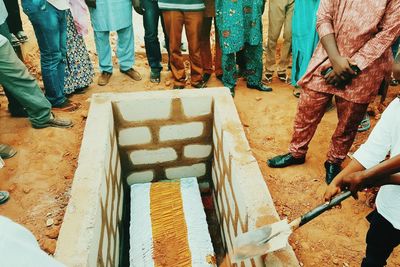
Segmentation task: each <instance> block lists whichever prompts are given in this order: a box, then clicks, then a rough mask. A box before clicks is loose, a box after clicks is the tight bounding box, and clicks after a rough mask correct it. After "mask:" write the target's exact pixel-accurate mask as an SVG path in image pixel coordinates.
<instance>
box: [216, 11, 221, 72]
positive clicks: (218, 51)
mask: <svg viewBox="0 0 400 267" xmlns="http://www.w3.org/2000/svg"><path fill="white" fill-rule="evenodd" d="M214 27H215V57H214V71H215V76H217V77H220V76H222V62H221V61H222V51H221V46H220V43H219V34H218V28H217V21H216V19H215V18H214Z"/></svg>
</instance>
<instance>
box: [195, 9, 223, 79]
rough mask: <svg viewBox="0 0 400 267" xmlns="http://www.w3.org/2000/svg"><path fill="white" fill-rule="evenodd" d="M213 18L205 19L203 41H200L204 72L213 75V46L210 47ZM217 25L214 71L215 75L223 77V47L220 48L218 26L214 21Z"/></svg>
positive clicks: (202, 33) (202, 30) (202, 31)
mask: <svg viewBox="0 0 400 267" xmlns="http://www.w3.org/2000/svg"><path fill="white" fill-rule="evenodd" d="M212 20H213V18H207V17H206V18H204V20H203V27H202V29H201V37H200V38H201V40H200V47H201V48H200V49H201V61H202V62H203V71H204V73H207V74H212V73H213V60H212V59H213V58H212V53H211V45H210V31H211V25H212ZM214 25H215V57H214V71H215V75H217V76H218V75H222V66H221V58H222V54H221V47H220V46H219V36H218V30H217V28H216V27H217V25H216V23H215V20H214Z"/></svg>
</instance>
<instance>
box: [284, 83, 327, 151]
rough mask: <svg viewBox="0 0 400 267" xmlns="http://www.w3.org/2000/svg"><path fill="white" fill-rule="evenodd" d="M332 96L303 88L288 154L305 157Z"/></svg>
mask: <svg viewBox="0 0 400 267" xmlns="http://www.w3.org/2000/svg"><path fill="white" fill-rule="evenodd" d="M331 98H332V95H329V94H325V93H320V92H316V91H313V90H310V89H307V88H304V90H303V92H302V94H301V95H300V99H299V104H298V107H297V113H296V117H295V119H294V130H293V136H292V140H291V142H290V146H289V152H290V153H291V154H292V155H293V156H294V157H296V158H301V157H305V155H306V154H307V151H308V145H309V143H310V142H311V139H312V138H313V136H314V134H315V131H316V130H317V127H318V124H319V123H320V122H321V119H322V117H323V116H324V114H325V108H326V105H327V104H328V102H329V100H330V99H331Z"/></svg>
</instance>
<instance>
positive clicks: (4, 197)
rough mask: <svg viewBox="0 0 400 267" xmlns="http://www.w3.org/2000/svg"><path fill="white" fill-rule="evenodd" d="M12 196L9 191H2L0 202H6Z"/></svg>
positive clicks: (0, 192)
mask: <svg viewBox="0 0 400 267" xmlns="http://www.w3.org/2000/svg"><path fill="white" fill-rule="evenodd" d="M9 198H10V194H9V193H8V192H7V191H0V204H4V203H6V202H7V200H8V199H9Z"/></svg>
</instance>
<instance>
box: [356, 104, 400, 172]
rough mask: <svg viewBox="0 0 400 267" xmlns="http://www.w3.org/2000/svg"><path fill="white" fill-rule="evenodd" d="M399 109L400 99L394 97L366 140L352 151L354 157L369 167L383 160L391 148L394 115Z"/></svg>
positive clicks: (365, 166)
mask: <svg viewBox="0 0 400 267" xmlns="http://www.w3.org/2000/svg"><path fill="white" fill-rule="evenodd" d="M399 111H400V100H399V99H397V98H396V99H395V100H393V101H392V103H391V104H390V105H389V106H388V107H387V109H386V110H385V112H384V113H383V114H382V117H381V119H380V120H379V121H378V123H377V124H376V125H375V128H374V129H373V130H372V132H371V134H370V136H369V137H368V140H367V141H366V142H365V143H364V144H363V145H362V146H361V147H360V148H359V149H358V150H357V151H356V152H355V153H354V155H353V156H354V158H355V159H356V160H357V161H358V162H359V163H360V164H361V165H363V166H364V168H366V169H369V168H372V167H374V166H375V165H377V164H379V163H380V162H381V161H383V160H384V159H385V158H386V156H387V154H388V153H389V151H390V150H391V140H392V136H391V132H392V127H394V126H395V122H396V120H395V116H397V114H398V112H399Z"/></svg>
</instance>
